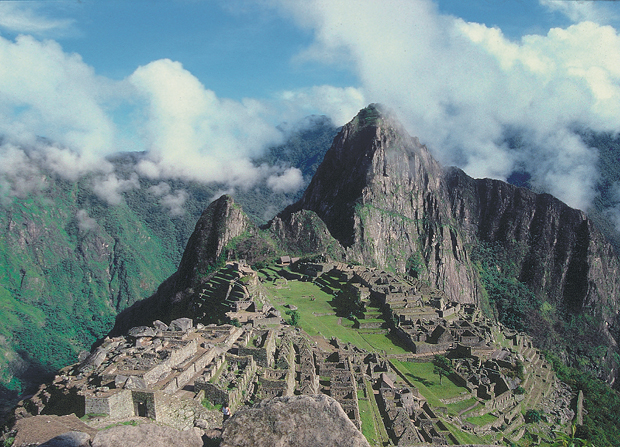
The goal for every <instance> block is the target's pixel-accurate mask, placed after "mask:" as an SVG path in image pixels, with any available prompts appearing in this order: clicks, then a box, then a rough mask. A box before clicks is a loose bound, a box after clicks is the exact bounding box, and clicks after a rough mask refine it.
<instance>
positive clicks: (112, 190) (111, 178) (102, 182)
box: [93, 173, 140, 205]
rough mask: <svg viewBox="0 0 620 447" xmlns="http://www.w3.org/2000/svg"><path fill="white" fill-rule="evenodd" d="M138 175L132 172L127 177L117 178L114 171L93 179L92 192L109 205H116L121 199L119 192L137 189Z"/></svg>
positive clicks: (138, 184)
mask: <svg viewBox="0 0 620 447" xmlns="http://www.w3.org/2000/svg"><path fill="white" fill-rule="evenodd" d="M139 188H140V182H139V179H138V175H137V174H135V173H133V174H132V175H131V177H129V178H128V179H119V178H118V176H117V175H116V173H111V174H108V175H107V176H105V177H97V178H96V179H95V180H94V184H93V192H94V193H95V194H96V195H97V197H99V198H100V199H102V200H105V201H106V202H108V204H110V205H118V204H120V203H121V201H122V200H123V198H122V196H121V194H122V193H124V192H127V191H130V190H132V189H139Z"/></svg>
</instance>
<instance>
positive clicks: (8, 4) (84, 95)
mask: <svg viewBox="0 0 620 447" xmlns="http://www.w3.org/2000/svg"><path fill="white" fill-rule="evenodd" d="M619 26H620V2H615V1H571V0H468V1H462V0H437V1H431V0H382V1H380V2H379V1H375V0H304V1H291V0H255V1H250V0H227V1H219V0H132V1H127V0H97V1H95V0H71V1H64V0H49V1H25V0H24V1H20V0H18V1H2V0H0V202H2V203H7V201H12V200H18V199H19V198H20V197H24V196H25V194H28V193H30V192H32V191H35V190H37V189H39V190H40V189H41V188H44V185H42V184H41V182H40V181H37V180H36V179H37V178H38V177H37V173H38V169H39V167H41V166H45V167H46V168H48V169H53V170H54V171H56V172H57V173H58V174H60V175H62V176H64V177H66V178H68V179H77V178H79V177H80V176H83V175H86V174H89V175H91V176H92V178H93V179H94V180H93V191H94V192H95V193H96V194H97V195H99V196H100V197H102V198H103V199H105V200H107V201H108V202H109V203H110V204H112V205H114V204H118V203H120V202H121V201H122V193H123V192H124V191H127V190H130V189H132V188H138V187H140V186H139V181H138V180H139V178H140V177H148V178H150V179H155V180H159V181H160V183H159V185H160V187H159V188H156V190H154V191H152V193H153V195H154V197H156V198H158V200H160V202H161V203H162V206H164V207H167V208H168V209H169V210H170V212H171V213H176V214H179V213H182V205H183V201H184V200H185V199H186V193H185V192H184V191H182V190H176V191H173V190H171V189H170V186H169V184H168V183H167V181H169V180H170V179H188V180H198V181H202V182H219V183H221V184H224V185H226V186H227V187H228V188H229V189H230V190H232V191H234V189H235V188H247V187H252V186H254V185H258V184H263V183H264V184H265V185H267V186H268V187H270V188H272V189H273V190H274V191H278V192H294V191H296V190H299V189H301V188H303V187H304V185H305V182H306V181H307V179H303V177H302V176H301V172H300V171H299V170H298V169H296V168H292V167H289V166H276V167H268V166H264V165H263V166H256V165H255V164H254V163H253V162H252V159H253V158H256V157H257V156H259V155H260V154H261V153H263V152H264V151H265V149H266V148H267V147H269V146H270V145H274V144H278V143H280V142H282V141H283V139H284V138H286V135H284V134H283V132H282V131H280V130H278V128H277V127H276V126H278V124H280V123H282V122H287V123H289V124H290V123H293V124H294V123H297V122H299V121H300V120H302V119H303V118H304V117H305V116H307V115H309V114H323V115H327V116H329V117H330V118H331V119H332V120H333V122H334V123H335V124H337V125H343V124H345V123H346V122H348V121H349V120H350V119H351V118H353V116H355V114H356V113H357V112H358V111H359V109H361V108H362V107H364V106H366V105H367V104H369V103H373V102H378V103H381V104H383V105H384V106H386V107H387V108H388V109H390V110H391V111H393V112H394V113H395V114H396V116H397V117H398V118H399V119H400V120H401V121H402V123H403V124H404V126H405V128H406V129H407V131H408V132H409V133H410V134H411V135H414V136H417V137H419V138H420V140H421V142H422V143H424V144H426V145H427V146H428V148H429V149H430V150H431V152H432V153H433V154H434V156H435V157H436V158H437V159H438V160H439V161H440V162H442V163H443V164H445V165H456V166H459V167H460V168H462V169H464V170H465V172H467V173H468V174H469V175H471V176H474V177H491V178H497V179H501V180H505V179H507V178H508V177H509V176H510V175H511V174H513V173H514V172H516V171H520V172H527V173H528V174H529V175H531V182H532V184H533V185H534V187H535V188H536V189H537V190H540V191H546V192H549V193H551V194H554V195H556V196H557V197H559V198H560V199H561V200H563V201H565V202H566V203H568V204H569V205H571V206H573V207H577V208H580V209H583V210H587V209H588V207H589V206H590V205H591V203H592V200H593V199H594V197H595V195H596V184H597V181H598V178H599V172H598V168H597V160H598V153H597V151H596V150H595V149H594V148H590V147H588V146H587V145H586V144H584V142H583V141H582V140H581V138H580V137H579V131H582V130H584V129H592V130H594V131H597V132H611V133H614V134H615V133H617V131H618V130H620V36H619V35H618V27H619ZM289 127H290V126H289ZM119 151H147V156H146V157H145V158H144V159H143V160H142V161H141V162H139V163H138V164H137V165H136V166H135V169H134V171H135V172H133V173H131V174H130V175H129V176H127V175H125V174H123V175H121V174H119V173H117V172H115V171H114V169H113V167H112V165H111V164H110V163H108V162H106V161H105V157H106V156H107V155H110V154H113V153H116V152H119ZM617 186H618V191H619V192H620V185H617ZM619 201H620V194H619ZM616 211H620V206H619V207H618V209H617V210H616ZM82 217H83V218H84V221H85V222H87V218H88V216H82ZM618 223H619V224H620V220H619V221H618Z"/></svg>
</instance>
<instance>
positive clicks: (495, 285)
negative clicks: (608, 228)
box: [115, 105, 620, 383]
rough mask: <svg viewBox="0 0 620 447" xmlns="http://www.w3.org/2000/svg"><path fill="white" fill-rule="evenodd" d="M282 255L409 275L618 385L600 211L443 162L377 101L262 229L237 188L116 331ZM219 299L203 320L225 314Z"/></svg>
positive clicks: (617, 286)
mask: <svg viewBox="0 0 620 447" xmlns="http://www.w3.org/2000/svg"><path fill="white" fill-rule="evenodd" d="M233 228H234V231H233ZM282 254H290V255H300V256H304V255H305V256H311V255H322V256H326V257H330V258H332V259H335V260H340V261H346V262H354V263H360V264H364V265H368V266H376V267H379V268H382V269H387V270H392V271H396V272H400V273H408V274H410V275H412V276H416V277H418V278H420V279H422V280H424V281H427V282H429V283H430V284H432V285H433V286H434V287H437V288H439V289H441V290H443V291H444V292H445V293H446V294H447V296H448V297H450V298H451V299H453V300H455V301H459V302H463V303H468V302H474V303H477V304H479V305H480V306H481V307H482V308H483V309H484V310H485V311H486V312H487V314H488V315H489V316H494V317H495V318H496V319H497V320H499V321H500V322H501V323H503V324H504V325H506V326H508V327H511V328H513V329H516V330H519V331H527V332H529V333H531V334H532V335H533V336H534V338H535V340H536V342H537V344H538V345H539V346H541V347H543V348H547V349H551V350H553V351H555V352H557V353H559V354H560V355H561V356H562V357H563V358H564V359H566V360H567V361H568V362H569V363H571V364H573V365H579V366H580V367H581V368H582V369H586V370H590V371H593V372H594V373H595V374H597V375H598V376H599V377H601V378H604V379H605V380H607V381H609V382H611V383H613V381H614V380H615V377H616V375H617V371H618V360H617V359H618V358H620V357H618V348H617V346H618V341H620V321H619V320H618V317H617V316H618V311H619V309H620V301H619V300H618V297H619V296H620V275H619V273H620V262H619V261H618V258H617V257H616V255H615V252H614V249H613V247H612V245H611V244H610V243H609V242H608V241H607V240H606V239H605V237H604V236H603V234H602V233H601V232H600V231H599V230H597V228H596V227H595V225H594V224H593V222H592V221H591V220H590V219H588V217H587V216H586V215H585V214H584V213H583V212H581V211H579V210H575V209H572V208H570V207H568V206H567V205H566V204H564V203H562V202H561V201H559V200H557V199H555V198H554V197H552V196H550V195H548V194H536V193H534V192H532V191H530V190H527V189H524V188H519V187H516V186H514V185H510V184H507V183H505V182H501V181H496V180H489V179H479V180H475V179H472V178H471V177H469V176H467V175H466V174H465V173H464V172H462V171H461V170H459V169H456V168H443V167H441V166H440V165H439V164H438V163H437V162H436V161H435V160H434V159H433V157H432V156H431V155H430V152H429V151H428V150H427V148H426V147H425V146H423V145H421V144H420V143H419V141H418V140H417V139H416V138H412V137H410V136H409V135H408V134H407V133H406V132H405V130H404V129H403V128H402V126H401V125H400V124H399V123H398V122H397V121H396V120H395V119H394V118H393V117H392V116H390V115H389V114H388V113H385V112H383V111H382V110H381V109H380V107H378V106H375V105H371V106H369V107H368V108H366V109H363V110H362V111H360V113H359V114H358V115H357V116H356V117H355V118H354V119H353V120H352V121H351V122H350V123H348V124H347V125H345V126H344V127H343V128H342V130H341V131H340V132H339V134H338V135H337V136H336V138H335V139H334V142H333V145H332V147H331V148H330V150H329V151H328V152H327V153H326V155H325V157H324V159H323V162H322V164H321V165H320V166H319V168H318V169H317V171H316V174H315V175H314V177H313V178H312V181H311V182H310V184H309V186H308V188H307V189H306V191H305V192H304V194H303V196H302V198H301V199H300V200H299V201H298V202H296V203H295V204H293V205H291V206H289V207H287V208H286V209H285V210H284V211H283V212H281V213H280V214H279V215H278V216H277V217H275V218H274V219H273V220H272V221H270V222H269V224H268V225H266V226H264V227H263V228H262V229H260V228H258V227H255V226H253V225H252V224H251V223H250V219H248V218H247V217H246V216H244V213H243V212H242V211H241V210H240V208H239V205H237V204H236V203H235V202H233V201H232V199H231V198H227V197H224V198H222V199H220V201H218V202H216V203H213V204H212V205H211V206H210V207H209V208H208V209H207V210H206V211H205V213H204V214H203V216H202V217H201V219H200V220H199V222H198V224H197V226H196V230H195V232H194V235H193V236H192V239H191V240H190V243H189V244H188V247H187V250H186V254H185V256H184V261H183V262H182V263H181V266H180V268H179V270H178V271H177V273H175V274H174V275H172V276H171V277H170V278H169V280H168V281H166V282H165V283H164V284H163V285H162V286H161V287H160V290H159V291H158V293H157V294H156V295H154V296H153V297H151V298H150V299H149V300H147V301H144V302H142V303H139V304H137V305H135V306H134V307H132V308H131V309H128V310H127V311H126V312H123V314H122V315H121V316H120V317H119V319H118V320H117V326H116V328H115V331H117V332H122V331H124V330H126V329H127V328H128V327H130V326H131V325H137V324H142V323H148V322H149V321H152V319H154V318H153V317H154V316H156V314H155V313H153V312H150V313H149V312H148V311H149V310H154V309H159V310H160V311H161V312H162V313H160V314H159V315H160V316H161V318H163V319H167V318H168V319H169V318H170V317H172V316H175V315H181V314H184V315H187V316H193V317H197V316H198V315H196V314H192V309H193V306H192V303H193V300H195V299H197V297H198V296H199V295H200V293H201V284H202V283H204V282H205V281H207V280H208V278H209V275H210V274H211V273H212V272H213V270H214V269H215V268H217V263H218V262H222V261H224V260H226V259H235V258H242V259H247V260H248V262H250V263H260V262H262V260H264V259H267V258H269V257H271V258H273V257H275V256H279V255H282ZM211 305H212V306H213V308H212V313H211V314H209V313H208V312H207V313H206V314H204V313H203V314H201V315H200V319H201V320H202V321H204V322H209V321H208V320H209V318H210V317H212V319H211V321H213V322H217V321H221V320H222V319H223V318H224V316H223V314H222V313H221V312H218V311H217V309H218V307H217V303H211Z"/></svg>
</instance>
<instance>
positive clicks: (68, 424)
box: [13, 414, 97, 447]
mask: <svg viewBox="0 0 620 447" xmlns="http://www.w3.org/2000/svg"><path fill="white" fill-rule="evenodd" d="M14 430H15V432H16V434H15V440H14V441H13V445H14V446H15V447H22V446H30V445H39V444H43V443H51V442H52V441H51V440H52V439H54V444H48V445H59V444H58V443H60V442H61V441H62V442H65V444H66V445H70V444H69V443H70V442H74V445H80V444H76V442H81V441H84V440H85V442H88V441H90V439H91V437H92V436H95V434H96V432H97V431H96V430H95V429H93V428H92V427H89V426H88V425H86V424H85V423H84V422H82V421H80V420H79V419H78V418H77V417H76V416H75V414H70V415H66V416H55V415H43V416H32V417H27V418H24V419H20V420H18V421H17V423H16V424H15V427H14ZM69 433H71V435H69ZM59 437H61V439H57V438H59ZM63 440H64V441H63Z"/></svg>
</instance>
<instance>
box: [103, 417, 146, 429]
mask: <svg viewBox="0 0 620 447" xmlns="http://www.w3.org/2000/svg"><path fill="white" fill-rule="evenodd" d="M138 424H139V422H138V421H134V420H133V419H132V420H131V421H123V422H117V423H116V424H110V425H108V426H106V427H104V428H103V430H107V429H109V428H112V427H118V426H120V425H131V426H132V427H135V426H137V425H138Z"/></svg>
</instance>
